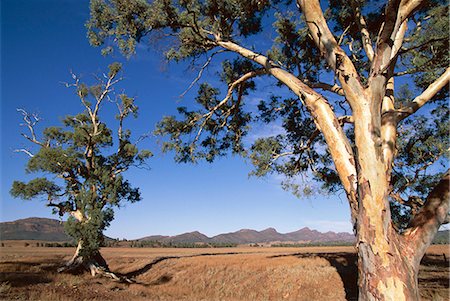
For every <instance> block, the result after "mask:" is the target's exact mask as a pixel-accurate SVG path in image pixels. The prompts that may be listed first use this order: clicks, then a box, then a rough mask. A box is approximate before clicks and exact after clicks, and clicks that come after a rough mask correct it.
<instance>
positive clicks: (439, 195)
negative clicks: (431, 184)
mask: <svg viewBox="0 0 450 301" xmlns="http://www.w3.org/2000/svg"><path fill="white" fill-rule="evenodd" d="M449 184H450V170H448V171H447V172H446V174H445V175H444V176H443V178H442V179H441V181H440V182H439V184H438V185H437V186H436V187H435V188H434V189H433V190H432V191H431V192H430V194H429V195H428V197H427V201H426V202H425V205H424V206H423V207H422V209H420V211H419V212H418V213H417V214H416V216H415V217H414V218H413V220H412V221H411V223H410V227H409V229H408V230H407V231H405V233H404V237H405V239H406V240H407V242H408V246H409V247H410V248H414V249H415V250H416V252H415V258H414V259H415V260H416V261H420V259H421V258H422V256H423V254H424V253H425V251H426V249H427V248H428V246H429V245H430V244H431V241H432V240H433V237H434V235H435V234H436V232H437V231H438V229H439V227H440V226H441V225H442V224H443V223H445V222H446V221H447V216H448V213H449V208H450V191H449ZM413 254H414V253H413Z"/></svg>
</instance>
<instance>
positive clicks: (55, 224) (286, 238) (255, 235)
mask: <svg viewBox="0 0 450 301" xmlns="http://www.w3.org/2000/svg"><path fill="white" fill-rule="evenodd" d="M0 239H1V240H20V239H22V240H44V241H70V240H71V238H70V237H69V236H67V234H65V233H64V222H61V221H59V220H54V219H48V218H38V217H31V218H26V219H20V220H16V221H12V222H3V223H0ZM353 240H354V236H353V235H352V234H350V233H345V232H341V233H335V232H326V233H321V232H319V231H316V230H311V229H309V228H303V229H300V230H298V231H294V232H290V233H286V234H282V233H278V232H277V231H276V230H275V229H274V228H268V229H265V230H262V231H256V230H250V229H242V230H239V231H236V232H231V233H225V234H219V235H216V236H214V237H208V236H206V235H204V234H202V233H200V232H198V231H195V232H188V233H183V234H180V235H175V236H163V235H153V236H147V237H143V238H141V239H138V241H157V242H162V243H175V244H176V243H219V244H220V243H233V244H249V243H267V242H304V243H308V242H337V241H342V242H348V241H353Z"/></svg>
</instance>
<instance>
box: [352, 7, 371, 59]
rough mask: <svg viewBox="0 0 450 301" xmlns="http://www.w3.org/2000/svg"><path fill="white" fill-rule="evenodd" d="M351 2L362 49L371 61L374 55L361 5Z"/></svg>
mask: <svg viewBox="0 0 450 301" xmlns="http://www.w3.org/2000/svg"><path fill="white" fill-rule="evenodd" d="M351 4H352V7H353V10H354V12H355V19H356V23H357V24H358V27H359V31H360V33H361V37H362V44H363V48H364V51H365V52H366V55H367V58H368V59H369V62H372V61H373V57H374V51H373V47H372V39H371V38H370V34H369V31H368V30H367V24H366V20H365V19H364V16H363V15H362V13H361V7H360V6H359V3H357V1H355V0H353V1H351Z"/></svg>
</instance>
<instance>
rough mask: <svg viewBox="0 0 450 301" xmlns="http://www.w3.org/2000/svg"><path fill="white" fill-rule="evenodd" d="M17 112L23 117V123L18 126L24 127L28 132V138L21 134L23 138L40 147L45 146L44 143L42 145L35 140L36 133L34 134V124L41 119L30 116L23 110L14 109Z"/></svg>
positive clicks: (36, 116)
mask: <svg viewBox="0 0 450 301" xmlns="http://www.w3.org/2000/svg"><path fill="white" fill-rule="evenodd" d="M16 110H17V112H19V113H21V114H22V117H23V121H24V122H25V123H22V124H20V125H21V126H26V127H27V128H28V130H29V132H30V135H31V137H30V136H28V135H26V134H23V133H22V134H21V135H22V136H23V137H25V138H26V139H28V140H29V141H31V142H33V143H35V144H37V145H40V146H42V147H43V146H45V144H44V143H42V142H41V141H39V140H37V138H36V133H35V132H34V127H35V126H36V124H37V123H38V122H39V121H41V118H39V116H38V115H37V114H30V113H28V112H27V111H25V110H24V109H20V108H18V109H16Z"/></svg>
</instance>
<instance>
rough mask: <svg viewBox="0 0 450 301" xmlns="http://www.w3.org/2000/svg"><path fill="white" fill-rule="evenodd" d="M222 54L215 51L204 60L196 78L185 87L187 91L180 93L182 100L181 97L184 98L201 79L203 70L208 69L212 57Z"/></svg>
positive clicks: (220, 51)
mask: <svg viewBox="0 0 450 301" xmlns="http://www.w3.org/2000/svg"><path fill="white" fill-rule="evenodd" d="M222 52H225V50H219V51H216V52H214V53H212V54H211V55H210V56H209V57H208V59H207V60H206V62H205V63H204V64H203V66H202V67H201V68H200V71H199V72H198V74H197V77H196V78H195V79H194V80H193V81H192V82H191V84H190V85H189V87H187V89H186V90H184V92H183V93H181V95H180V98H183V97H184V96H185V95H186V94H187V93H188V92H189V91H190V90H191V89H192V87H194V85H195V84H196V83H197V82H198V81H199V80H200V79H201V78H202V75H203V72H204V71H205V69H206V68H207V67H208V65H209V64H210V63H211V61H212V59H213V57H214V56H215V55H216V54H219V53H222Z"/></svg>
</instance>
